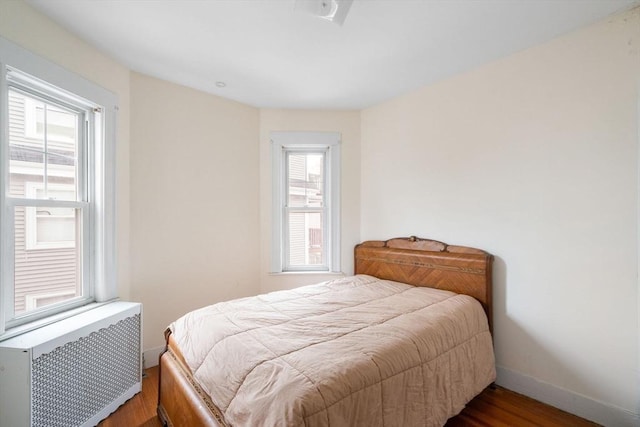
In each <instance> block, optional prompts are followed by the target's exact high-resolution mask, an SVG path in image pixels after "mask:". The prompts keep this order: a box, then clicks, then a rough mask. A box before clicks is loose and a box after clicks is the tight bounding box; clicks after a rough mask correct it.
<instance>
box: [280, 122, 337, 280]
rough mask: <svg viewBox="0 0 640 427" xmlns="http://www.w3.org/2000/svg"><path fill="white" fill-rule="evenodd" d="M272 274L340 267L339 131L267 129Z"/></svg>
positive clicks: (333, 269) (331, 269)
mask: <svg viewBox="0 0 640 427" xmlns="http://www.w3.org/2000/svg"><path fill="white" fill-rule="evenodd" d="M271 143H272V169H273V236H272V265H271V270H272V271H273V272H284V271H335V272H337V271H340V253H339V247H340V245H339V236H340V228H339V212H340V206H339V202H340V183H339V177H340V174H339V172H340V134H338V133H334V132H273V133H272V134H271Z"/></svg>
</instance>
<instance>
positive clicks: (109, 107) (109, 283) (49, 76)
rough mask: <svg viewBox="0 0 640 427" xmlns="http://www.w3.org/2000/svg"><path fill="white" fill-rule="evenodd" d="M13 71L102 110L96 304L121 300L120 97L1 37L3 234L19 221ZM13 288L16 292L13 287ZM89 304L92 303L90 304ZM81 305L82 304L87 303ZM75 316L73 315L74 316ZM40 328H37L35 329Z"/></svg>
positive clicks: (0, 258) (0, 328)
mask: <svg viewBox="0 0 640 427" xmlns="http://www.w3.org/2000/svg"><path fill="white" fill-rule="evenodd" d="M9 68H11V69H15V70H20V71H21V72H23V73H26V74H28V75H29V76H32V78H31V80H30V81H29V83H30V85H32V86H35V87H38V86H42V85H43V82H46V84H47V86H48V85H51V86H55V87H56V88H60V89H59V94H60V95H61V96H62V97H68V96H69V95H70V94H71V95H72V96H73V97H76V98H82V99H83V100H86V104H88V105H95V106H96V107H99V108H100V111H99V112H97V115H98V120H96V122H95V123H94V129H95V132H96V134H100V135H101V136H102V138H101V140H102V144H100V146H96V147H93V150H92V154H91V157H92V159H91V161H93V162H94V170H95V175H96V176H97V177H99V179H97V180H89V182H88V185H89V186H90V187H91V189H92V192H93V196H94V200H95V203H94V204H93V206H94V209H93V211H92V212H91V215H90V216H91V225H90V226H91V229H92V232H93V235H94V241H93V242H92V249H93V250H92V251H91V252H92V268H91V277H90V280H91V283H92V285H93V286H92V288H93V298H92V299H93V300H95V301H97V302H103V301H108V300H112V299H115V298H117V283H116V274H117V272H116V256H115V170H116V169H115V142H116V141H115V131H116V113H117V110H118V107H117V97H116V96H115V95H114V94H113V93H111V92H109V91H108V90H106V89H104V88H102V87H100V86H97V85H96V84H95V83H93V82H90V81H88V80H86V79H84V78H83V77H80V76H78V75H76V74H74V73H72V72H70V71H68V70H66V69H64V68H62V67H60V66H59V65H57V64H55V63H53V62H50V61H48V60H46V59H44V58H42V57H40V56H37V55H35V54H33V53H31V52H29V51H27V50H25V49H23V48H21V47H20V46H18V45H16V44H14V43H12V42H10V41H8V40H6V39H4V38H2V37H0V100H1V102H0V129H2V131H1V132H0V159H1V160H0V189H2V190H3V191H0V227H1V228H2V232H3V236H4V235H5V234H4V233H6V230H9V229H10V228H11V229H12V227H13V221H14V212H13V209H14V206H13V205H11V206H9V205H8V203H7V199H6V197H5V194H8V189H9V182H8V179H7V178H8V176H7V174H8V169H9V144H8V131H7V129H8V108H9V106H8V102H7V100H8V84H7V73H8V70H9ZM1 240H2V241H1V242H0V271H1V272H2V273H1V274H0V301H1V302H3V303H1V304H0V340H1V339H3V338H5V337H6V336H9V335H11V334H10V333H7V332H6V326H7V322H8V321H9V320H11V319H8V318H7V313H8V312H9V310H8V309H7V307H8V306H7V304H9V302H10V303H11V304H13V287H12V286H8V285H7V284H9V283H13V277H12V273H13V259H12V258H13V254H14V239H11V238H2V239H1ZM9 288H11V289H9ZM89 302H90V301H89ZM86 303H87V301H82V302H81V303H80V304H86ZM78 305H79V303H78V302H73V303H70V304H68V305H67V306H62V305H61V306H59V310H58V311H55V312H53V311H52V312H48V311H47V310H45V311H43V312H42V313H40V316H41V317H40V318H39V319H38V318H36V317H34V318H33V320H34V322H33V323H34V325H36V324H39V323H42V319H43V318H45V317H46V316H55V317H52V318H59V317H60V313H61V312H62V311H63V310H64V309H69V310H71V309H73V308H74V307H76V306H78ZM69 315H71V312H69ZM34 327H35V326H34ZM20 329H21V330H22V331H26V330H29V327H28V326H26V327H25V326H21V327H20Z"/></svg>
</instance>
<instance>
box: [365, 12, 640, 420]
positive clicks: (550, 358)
mask: <svg viewBox="0 0 640 427" xmlns="http://www.w3.org/2000/svg"><path fill="white" fill-rule="evenodd" d="M639 14H640V10H639V9H636V10H635V11H632V12H629V13H627V14H625V15H622V16H618V17H615V18H611V19H608V20H607V21H604V22H601V23H599V24H597V25H593V26H590V27H588V28H586V29H584V30H581V31H578V32H575V33H572V34H569V35H567V36H564V37H561V38H558V39H556V40H554V41H552V42H550V43H547V44H544V45H540V46H537V47H534V48H532V49H529V50H526V51H524V52H521V53H519V54H516V55H513V56H510V57H508V58H506V59H503V60H501V61H497V62H494V63H492V64H489V65H487V66H484V67H481V68H478V69H476V70H474V71H471V72H468V73H465V74H462V75H459V76H457V77H454V78H451V79H448V80H446V81H443V82H441V83H438V84H435V85H432V86H429V87H425V88H423V89H421V90H419V91H416V92H413V93H410V94H408V95H406V96H403V97H400V98H397V99H394V100H391V101H389V102H386V103H384V104H382V105H378V106H375V107H373V108H370V109H367V110H365V111H363V112H362V194H361V198H362V205H361V206H362V207H361V209H362V216H361V219H362V225H361V231H362V238H363V239H376V238H388V237H390V236H399V235H400V236H401V235H410V234H415V235H419V236H425V237H431V238H435V239H438V240H443V241H446V242H450V243H455V244H462V245H469V246H477V247H480V248H484V249H486V250H488V251H490V252H492V253H493V254H494V255H495V256H496V268H495V283H494V286H495V288H494V292H495V309H494V313H495V316H494V325H495V348H496V352H497V363H498V365H499V367H500V368H504V370H502V372H503V373H507V374H508V373H509V372H516V373H518V374H523V375H524V376H529V377H533V378H535V380H532V379H531V378H530V380H531V382H532V383H533V382H535V381H536V380H537V381H540V382H543V383H547V384H551V385H553V386H554V387H557V390H568V391H570V392H573V393H575V394H576V395H584V396H587V397H588V398H591V399H593V400H594V401H599V402H603V403H605V404H607V405H611V406H612V407H617V408H621V409H622V410H623V411H628V412H629V413H635V414H636V415H635V416H636V417H637V414H638V408H637V405H638V401H639V398H640V395H639V390H638V382H637V379H638V374H639V369H638V332H639V331H638V277H637V274H638V245H637V241H638V229H637V223H638V208H637V206H638V101H639V98H638V82H639V81H640V57H639V49H640V16H639ZM519 378H521V379H522V378H525V377H523V376H520V377H519ZM549 397H550V398H552V399H553V396H549ZM636 419H637V418H636Z"/></svg>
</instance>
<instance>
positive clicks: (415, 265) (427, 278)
mask: <svg viewBox="0 0 640 427" xmlns="http://www.w3.org/2000/svg"><path fill="white" fill-rule="evenodd" d="M492 265H493V256H492V255H490V254H489V253H487V252H485V251H483V250H480V249H475V248H470V247H466V246H453V245H447V244H446V243H442V242H438V241H435V240H428V239H419V238H416V237H408V238H405V237H402V238H395V239H390V240H386V241H377V240H376V241H367V242H363V243H361V244H359V245H357V246H356V247H355V274H368V275H370V276H375V277H378V278H380V279H386V280H394V281H397V282H402V283H408V284H410V285H414V286H423V287H430V288H436V289H443V290H449V291H453V292H456V293H460V294H466V295H471V296H473V297H474V298H476V299H477V300H478V301H480V303H481V304H482V306H483V308H484V310H485V312H486V314H487V319H488V320H489V328H491V327H492V306H491V273H492ZM165 339H166V342H167V345H166V348H165V351H164V352H163V353H162V354H161V355H160V379H159V387H158V416H159V417H160V419H161V420H162V422H163V423H164V424H165V425H168V426H176V427H178V426H190V427H191V426H193V427H195V426H214V427H215V426H218V427H226V426H227V424H226V423H225V422H224V418H223V417H222V414H221V413H220V411H219V410H218V409H217V408H216V406H215V405H214V404H213V402H211V400H210V399H209V398H208V396H206V394H205V393H203V392H202V390H201V389H200V387H199V386H198V385H197V384H196V383H195V381H194V380H193V379H192V377H191V374H190V373H189V369H188V368H187V364H186V363H185V361H184V359H183V358H182V356H181V355H180V352H179V350H178V349H177V347H176V346H175V343H174V341H173V338H172V337H171V333H170V331H169V330H167V331H166V332H165Z"/></svg>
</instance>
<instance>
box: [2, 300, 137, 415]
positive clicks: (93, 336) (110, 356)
mask: <svg viewBox="0 0 640 427" xmlns="http://www.w3.org/2000/svg"><path fill="white" fill-rule="evenodd" d="M141 315H142V305H141V304H139V303H130V302H120V301H118V302H113V303H109V304H105V305H102V306H100V307H97V308H94V309H92V310H89V311H86V312H84V313H81V314H78V315H76V316H72V317H69V318H67V319H64V320H61V321H59V322H56V323H53V324H51V325H47V326H44V327H42V328H39V329H36V330H35V331H31V332H28V333H25V334H23V335H20V336H17V337H14V338H11V339H8V340H6V341H3V342H0V426H1V427H5V426H6V427H14V426H15V427H19V426H38V427H40V426H42V427H45V426H46V427H71V426H94V425H96V424H98V422H100V421H101V420H103V419H104V418H106V417H107V416H108V415H109V414H110V413H111V412H113V411H114V410H116V409H117V408H118V406H120V405H122V404H123V403H124V402H125V401H127V400H128V399H130V398H131V397H132V396H134V395H135V394H136V393H138V392H139V391H140V390H141V385H142V382H141V381H142V379H141V373H142V365H141V357H142V351H141V333H140V331H141V326H142V316H141Z"/></svg>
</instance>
